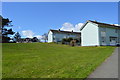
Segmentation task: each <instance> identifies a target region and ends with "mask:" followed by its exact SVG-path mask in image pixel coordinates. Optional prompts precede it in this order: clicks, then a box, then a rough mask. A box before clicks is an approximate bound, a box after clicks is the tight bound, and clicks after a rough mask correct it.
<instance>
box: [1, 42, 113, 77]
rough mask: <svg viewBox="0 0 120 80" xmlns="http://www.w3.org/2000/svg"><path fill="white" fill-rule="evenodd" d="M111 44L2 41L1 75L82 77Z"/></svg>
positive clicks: (108, 52) (105, 55) (110, 48)
mask: <svg viewBox="0 0 120 80" xmlns="http://www.w3.org/2000/svg"><path fill="white" fill-rule="evenodd" d="M114 48H115V47H70V46H67V45H58V44H48V43H17V44H16V43H5V44H3V55H2V56H3V73H2V74H3V78H86V77H87V76H88V75H89V74H90V73H91V72H92V71H93V70H94V69H95V68H96V67H97V66H98V65H100V64H101V63H102V62H103V61H104V60H105V59H106V58H107V57H108V56H110V55H111V53H112V52H113V51H114Z"/></svg>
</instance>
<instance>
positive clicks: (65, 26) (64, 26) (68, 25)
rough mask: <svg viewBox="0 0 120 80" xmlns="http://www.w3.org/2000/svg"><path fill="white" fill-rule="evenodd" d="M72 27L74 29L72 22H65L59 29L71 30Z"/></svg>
mask: <svg viewBox="0 0 120 80" xmlns="http://www.w3.org/2000/svg"><path fill="white" fill-rule="evenodd" d="M73 29H74V26H73V24H71V23H68V22H66V23H64V24H63V25H62V28H61V29H60V30H64V31H72V30H73Z"/></svg>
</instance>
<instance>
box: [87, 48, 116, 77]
mask: <svg viewBox="0 0 120 80" xmlns="http://www.w3.org/2000/svg"><path fill="white" fill-rule="evenodd" d="M88 78H118V48H116V49H115V51H114V52H113V54H112V56H110V57H109V58H108V59H106V61H105V62H103V63H102V64H101V65H100V66H99V67H98V68H97V69H96V70H95V71H94V72H93V73H92V74H91V75H89V76H88Z"/></svg>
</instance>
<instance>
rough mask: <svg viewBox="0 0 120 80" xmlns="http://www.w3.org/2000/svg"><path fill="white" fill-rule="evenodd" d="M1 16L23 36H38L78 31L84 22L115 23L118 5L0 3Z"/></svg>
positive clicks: (102, 3)
mask: <svg viewBox="0 0 120 80" xmlns="http://www.w3.org/2000/svg"><path fill="white" fill-rule="evenodd" d="M2 16H3V17H4V18H9V19H10V20H12V24H13V25H14V26H13V30H14V31H15V32H17V31H18V32H19V33H20V34H21V35H22V37H30V38H32V37H34V36H36V37H38V38H41V35H43V34H44V33H48V31H49V29H61V30H65V31H72V30H73V31H75V32H79V30H80V27H81V26H82V25H83V24H84V23H85V22H86V21H87V20H96V21H98V22H104V23H110V24H118V3H117V2H3V3H2Z"/></svg>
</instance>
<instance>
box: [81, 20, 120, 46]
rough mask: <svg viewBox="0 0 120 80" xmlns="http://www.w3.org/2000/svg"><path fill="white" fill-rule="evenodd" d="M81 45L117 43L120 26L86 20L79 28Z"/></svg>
mask: <svg viewBox="0 0 120 80" xmlns="http://www.w3.org/2000/svg"><path fill="white" fill-rule="evenodd" d="M80 31H81V46H102V45H105V46H106V45H117V44H118V43H120V26H117V25H114V24H113V25H112V24H106V23H100V22H97V21H91V20H88V21H87V22H86V23H85V24H84V25H83V26H82V27H81V29H80Z"/></svg>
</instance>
